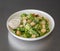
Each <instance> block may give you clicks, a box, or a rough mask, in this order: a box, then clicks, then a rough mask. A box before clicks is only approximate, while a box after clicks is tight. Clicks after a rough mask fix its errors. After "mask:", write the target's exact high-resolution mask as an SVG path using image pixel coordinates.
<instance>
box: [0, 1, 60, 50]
mask: <svg viewBox="0 0 60 51" xmlns="http://www.w3.org/2000/svg"><path fill="white" fill-rule="evenodd" d="M23 9H38V10H43V11H45V12H47V13H49V14H50V15H52V16H53V18H54V20H55V29H54V31H53V32H52V33H51V34H52V40H53V41H52V45H51V48H49V49H48V50H47V51H60V32H59V31H60V2H59V0H0V51H9V45H8V34H7V28H6V20H7V18H8V17H9V16H10V15H11V14H12V13H14V12H16V11H19V10H23Z"/></svg>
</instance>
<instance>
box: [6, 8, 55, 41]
mask: <svg viewBox="0 0 60 51" xmlns="http://www.w3.org/2000/svg"><path fill="white" fill-rule="evenodd" d="M27 10H33V11H37V12H38V11H40V12H42V13H45V14H46V15H48V16H50V18H51V19H52V20H53V28H52V29H51V31H50V32H48V33H46V34H45V35H43V36H41V37H38V38H23V37H19V36H17V35H15V34H14V33H12V32H11V31H10V29H9V27H8V19H9V18H10V17H11V16H12V15H13V14H15V13H18V12H21V11H27ZM15 13H13V14H12V15H10V16H9V18H8V19H7V22H6V26H7V29H8V32H9V33H10V34H11V35H12V36H14V37H15V38H17V39H20V40H25V41H36V40H41V39H43V38H45V37H47V36H48V35H50V33H51V32H52V31H53V29H54V27H55V21H54V19H53V17H52V16H51V15H50V14H48V13H46V12H44V11H41V10H36V9H25V10H20V11H17V12H15Z"/></svg>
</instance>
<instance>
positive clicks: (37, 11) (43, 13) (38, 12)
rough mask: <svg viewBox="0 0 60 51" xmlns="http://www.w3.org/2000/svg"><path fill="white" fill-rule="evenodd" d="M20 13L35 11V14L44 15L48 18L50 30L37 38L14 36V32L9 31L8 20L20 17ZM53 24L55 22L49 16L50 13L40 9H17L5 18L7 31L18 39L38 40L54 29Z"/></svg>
mask: <svg viewBox="0 0 60 51" xmlns="http://www.w3.org/2000/svg"><path fill="white" fill-rule="evenodd" d="M22 13H27V14H29V13H35V14H39V15H42V16H44V17H45V18H46V19H48V20H49V28H50V32H48V33H46V34H45V35H44V36H41V37H38V38H33V39H32V38H23V37H18V36H16V35H15V34H13V33H12V31H11V29H10V28H9V27H8V23H9V21H10V20H11V19H14V18H20V15H21V14H22ZM54 25H55V23H54V20H53V18H52V16H50V15H49V14H48V13H46V12H43V11H40V10H34V9H28V10H22V11H18V12H16V13H14V14H12V15H11V16H10V17H9V18H8V20H7V28H8V31H9V32H10V33H11V34H12V35H13V36H15V37H17V38H19V39H22V40H28V41H34V40H39V39H42V38H44V37H46V36H48V35H49V34H50V33H51V32H52V30H53V29H54Z"/></svg>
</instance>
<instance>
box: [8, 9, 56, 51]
mask: <svg viewBox="0 0 60 51" xmlns="http://www.w3.org/2000/svg"><path fill="white" fill-rule="evenodd" d="M22 13H27V14H29V13H36V14H39V15H42V16H44V17H46V18H47V19H49V28H50V32H48V33H47V34H45V35H44V36H41V37H38V38H33V39H32V38H23V37H19V36H16V35H15V34H14V33H12V31H11V30H10V28H9V26H8V23H9V21H10V20H11V19H13V18H17V17H18V18H19V17H20V15H21V14H22ZM54 26H55V22H54V19H53V18H52V16H50V15H49V14H48V13H46V12H44V11H41V10H35V9H26V10H21V11H18V12H15V13H14V14H12V15H11V16H10V17H9V18H8V20H7V29H8V40H9V44H10V46H12V47H14V49H19V51H40V50H41V49H44V48H46V47H47V46H48V45H49V43H50V42H51V39H49V38H47V36H48V35H49V34H50V33H51V32H52V31H53V29H54ZM45 37H46V38H47V39H45ZM37 40H38V41H37ZM48 47H49V46H48Z"/></svg>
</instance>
